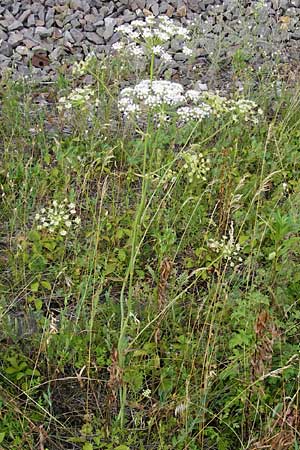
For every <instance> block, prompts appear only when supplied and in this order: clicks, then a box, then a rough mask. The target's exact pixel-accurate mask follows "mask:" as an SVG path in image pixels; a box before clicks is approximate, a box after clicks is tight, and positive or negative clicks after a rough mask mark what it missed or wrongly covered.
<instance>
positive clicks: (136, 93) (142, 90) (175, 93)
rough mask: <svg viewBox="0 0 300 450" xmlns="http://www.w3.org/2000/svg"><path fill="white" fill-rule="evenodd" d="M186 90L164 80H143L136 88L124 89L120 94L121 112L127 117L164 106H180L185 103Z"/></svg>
mask: <svg viewBox="0 0 300 450" xmlns="http://www.w3.org/2000/svg"><path fill="white" fill-rule="evenodd" d="M184 101H185V97H184V88H183V86H182V85H181V84H179V83H175V82H171V81H164V80H157V81H151V80H143V81H141V82H140V83H138V84H137V85H136V86H135V87H127V88H124V89H123V90H122V91H121V93H120V98H119V103H118V105H119V110H120V111H121V112H122V113H123V114H124V116H125V117H128V116H129V115H132V114H134V116H135V117H139V116H140V113H141V112H142V111H144V112H146V111H149V110H151V109H155V108H159V107H162V106H164V105H165V106H178V105H181V104H182V103H184Z"/></svg>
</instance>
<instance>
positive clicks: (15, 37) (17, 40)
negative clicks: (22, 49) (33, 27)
mask: <svg viewBox="0 0 300 450" xmlns="http://www.w3.org/2000/svg"><path fill="white" fill-rule="evenodd" d="M23 38H24V36H23V34H22V33H20V32H19V31H14V32H13V33H11V34H10V36H9V38H8V41H7V42H8V43H9V44H10V45H11V46H12V47H13V48H16V47H17V46H18V45H19V44H21V42H22V41H23Z"/></svg>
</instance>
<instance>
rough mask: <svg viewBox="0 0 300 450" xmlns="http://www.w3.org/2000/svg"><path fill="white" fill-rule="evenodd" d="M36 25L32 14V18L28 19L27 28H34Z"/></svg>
mask: <svg viewBox="0 0 300 450" xmlns="http://www.w3.org/2000/svg"><path fill="white" fill-rule="evenodd" d="M34 25H35V17H34V14H30V16H29V17H28V19H27V26H28V27H33V26H34Z"/></svg>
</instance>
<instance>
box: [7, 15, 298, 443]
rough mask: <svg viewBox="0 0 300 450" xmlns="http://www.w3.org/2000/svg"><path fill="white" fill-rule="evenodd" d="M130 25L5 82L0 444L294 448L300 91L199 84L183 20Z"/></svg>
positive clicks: (296, 385)
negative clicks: (187, 79)
mask: <svg viewBox="0 0 300 450" xmlns="http://www.w3.org/2000/svg"><path fill="white" fill-rule="evenodd" d="M119 32H120V33H121V34H122V35H123V40H124V44H123V41H122V42H121V43H119V44H118V45H115V46H114V49H113V53H112V55H110V56H107V57H105V58H103V59H101V60H99V59H97V58H96V56H94V55H90V56H89V57H88V58H87V59H86V60H85V61H82V62H80V63H76V64H75V65H74V66H73V70H72V73H71V74H70V73H69V74H66V75H65V78H64V77H63V75H60V77H59V78H58V81H57V82H56V83H53V84H50V85H47V86H43V85H39V84H38V83H35V82H34V81H28V80H27V81H18V82H16V81H12V79H11V77H10V76H9V74H7V75H6V76H3V77H2V80H1V90H0V92H1V112H0V114H1V123H2V126H1V129H0V133H1V168H0V198H1V210H0V213H1V223H2V227H1V232H0V245H1V256H0V261H1V273H0V318H1V334H0V339H1V348H0V352H1V368H0V418H1V421H0V447H1V448H3V449H5V450H6V449H9V450H11V449H14V450H18V449H22V450H25V449H26V450H27V449H28V450H32V449H35V448H39V449H40V450H46V449H48V450H57V449H82V450H96V449H115V450H117V449H118V450H126V449H127V450H128V449H161V450H165V449H178V450H184V449H185V450H187V449H203V450H204V449H217V450H226V449H252V450H254V449H260V448H261V449H262V448H274V449H275V448H276V449H286V450H288V449H296V448H298V446H299V443H300V439H299V413H298V411H299V395H298V393H299V338H298V334H299V333H298V325H299V315H300V309H299V310H298V308H299V283H300V278H299V253H300V238H299V223H300V222H299V206H300V205H299V199H300V195H299V193H300V192H299V189H300V186H299V179H298V178H299V176H298V174H299V168H300V157H299V148H298V147H299V123H300V106H299V98H300V97H299V91H298V88H297V89H294V91H292V92H291V91H290V90H289V88H288V87H286V88H285V86H284V84H283V83H282V85H281V90H280V92H277V91H276V92H273V95H272V96H270V95H269V94H270V86H269V85H267V84H266V85H259V87H258V89H257V90H251V89H249V95H248V96H247V97H245V96H241V94H240V93H237V92H235V91H233V92H231V93H227V92H225V91H224V92H215V91H211V90H205V91H200V90H197V89H194V88H193V86H191V87H186V86H185V85H184V83H183V82H181V81H180V80H179V81H178V80H176V81H175V80H173V79H170V78H167V77H164V74H166V73H168V67H169V65H170V64H172V58H173V55H172V54H171V53H169V52H168V50H167V49H168V45H167V44H168V41H169V40H170V39H171V38H173V37H174V35H176V36H177V38H178V39H179V40H181V42H182V46H183V48H184V51H185V54H186V56H187V58H190V59H191V61H192V59H193V45H192V39H191V35H190V32H189V30H187V29H185V28H183V27H181V26H178V25H177V24H175V23H173V22H172V21H171V20H170V19H168V18H164V17H162V18H159V19H157V20H156V19H153V18H151V17H150V18H147V19H146V20H145V21H135V22H132V24H131V25H126V26H123V27H121V28H120V30H119ZM272 83H273V80H272ZM258 94H259V95H258Z"/></svg>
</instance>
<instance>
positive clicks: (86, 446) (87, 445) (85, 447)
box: [82, 442, 94, 450]
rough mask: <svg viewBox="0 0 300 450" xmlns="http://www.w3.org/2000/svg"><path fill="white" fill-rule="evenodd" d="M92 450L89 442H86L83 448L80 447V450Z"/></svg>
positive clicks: (92, 447)
mask: <svg viewBox="0 0 300 450" xmlns="http://www.w3.org/2000/svg"><path fill="white" fill-rule="evenodd" d="M93 449H94V446H93V444H91V443H90V442H86V443H85V444H84V446H83V447H82V450H93Z"/></svg>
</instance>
